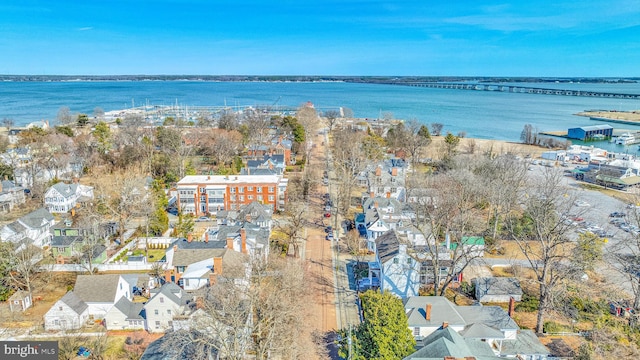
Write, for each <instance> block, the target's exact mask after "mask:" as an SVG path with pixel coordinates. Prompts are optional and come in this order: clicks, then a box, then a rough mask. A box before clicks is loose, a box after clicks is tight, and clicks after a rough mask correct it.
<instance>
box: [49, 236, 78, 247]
mask: <svg viewBox="0 0 640 360" xmlns="http://www.w3.org/2000/svg"><path fill="white" fill-rule="evenodd" d="M83 239H84V237H82V236H54V237H52V238H51V247H67V246H71V244H73V243H75V242H79V243H81V242H82V241H83Z"/></svg>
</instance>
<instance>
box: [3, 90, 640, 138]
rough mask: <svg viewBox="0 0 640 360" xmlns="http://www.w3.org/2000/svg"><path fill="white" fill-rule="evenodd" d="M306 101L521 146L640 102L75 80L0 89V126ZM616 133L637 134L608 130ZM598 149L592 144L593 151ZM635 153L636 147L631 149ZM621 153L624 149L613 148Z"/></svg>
mask: <svg viewBox="0 0 640 360" xmlns="http://www.w3.org/2000/svg"><path fill="white" fill-rule="evenodd" d="M518 85H530V86H533V87H544V88H549V87H553V88H563V89H576V90H577V89H580V90H594V91H608V92H617V93H635V94H638V93H640V84H591V83H588V84H577V83H569V84H565V83H562V84H546V83H544V84H518ZM307 101H311V102H312V103H314V104H315V106H316V107H317V108H318V109H320V110H323V109H336V108H338V107H341V106H342V107H347V108H350V109H352V110H353V113H354V115H355V116H356V117H362V118H378V117H380V116H381V114H385V113H392V114H393V115H394V117H395V118H399V119H405V120H410V119H416V120H418V121H419V122H422V123H425V124H430V123H433V122H439V123H442V124H444V131H445V132H446V131H450V132H452V133H454V134H455V133H458V132H461V131H464V132H466V133H467V136H469V137H476V138H482V139H496V140H509V141H518V140H519V138H520V132H521V131H522V128H523V127H524V125H525V124H532V125H533V126H534V127H535V128H537V129H538V130H539V131H553V130H566V129H567V128H570V127H576V126H585V125H596V124H602V122H599V121H592V120H589V119H588V118H584V117H579V116H575V115H573V114H575V113H577V112H580V111H584V110H586V109H611V110H638V109H640V101H638V100H622V99H608V98H586V97H573V96H554V95H530V94H517V93H502V92H496V91H468V90H453V89H428V88H415V87H407V86H397V85H376V84H354V83H341V82H313V83H301V82H204V81H111V82H97V81H86V82H85V81H77V82H0V119H3V118H11V119H13V120H14V122H15V123H16V124H18V125H21V124H27V123H29V122H32V121H37V120H50V121H51V122H55V118H56V114H57V112H58V110H59V109H60V107H63V106H67V107H69V108H70V109H71V111H72V112H74V113H76V112H78V113H87V114H92V113H93V110H94V109H95V108H96V107H100V108H102V109H104V110H105V111H110V110H118V109H124V108H130V107H132V106H142V105H145V104H148V105H172V104H176V103H178V104H180V105H187V106H224V105H228V106H234V107H235V106H238V107H244V106H258V105H260V106H264V105H269V106H271V105H278V106H292V107H297V106H300V105H301V104H303V103H305V102H307ZM611 125H612V126H613V127H614V128H616V129H619V128H625V129H632V130H639V131H640V127H634V126H629V125H618V124H611ZM596 145H597V144H596ZM636 147H637V146H636ZM618 149H621V147H618Z"/></svg>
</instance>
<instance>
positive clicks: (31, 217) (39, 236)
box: [0, 208, 55, 248]
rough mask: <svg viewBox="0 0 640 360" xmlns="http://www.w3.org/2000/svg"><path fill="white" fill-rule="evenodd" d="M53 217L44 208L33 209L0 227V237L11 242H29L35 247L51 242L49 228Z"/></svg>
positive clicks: (53, 221) (52, 222) (47, 244)
mask: <svg viewBox="0 0 640 360" xmlns="http://www.w3.org/2000/svg"><path fill="white" fill-rule="evenodd" d="M54 224H55V219H54V218H53V215H51V214H50V213H49V212H48V211H47V210H46V209H44V208H41V209H38V210H35V211H33V212H31V213H29V214H27V215H25V216H23V217H21V218H19V219H18V220H16V221H14V222H12V223H10V224H7V225H5V226H3V227H2V229H0V237H1V238H2V240H4V241H10V242H12V243H16V244H17V243H30V244H32V245H34V246H37V247H40V248H42V247H45V246H49V245H50V244H51V233H50V229H51V227H52V226H53V225H54Z"/></svg>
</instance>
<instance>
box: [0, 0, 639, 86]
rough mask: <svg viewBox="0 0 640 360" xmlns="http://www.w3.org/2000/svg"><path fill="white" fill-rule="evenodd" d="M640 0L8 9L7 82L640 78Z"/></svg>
mask: <svg viewBox="0 0 640 360" xmlns="http://www.w3.org/2000/svg"><path fill="white" fill-rule="evenodd" d="M639 65H640V1H638V0H591V1H590V0H583V1H576V0H528V1H525V0H518V1H485V0H457V1H449V2H446V4H445V2H441V1H433V0H417V1H413V0H406V1H401V0H398V1H382V0H342V1H339V0H271V1H260V0H184V1H179V0H153V1H151V0H102V1H96V0H77V1H70V0H56V1H50V0H46V1H44V0H2V1H1V2H0V74H47V75H54V74H69V75H81V74H82V75H100V74H107V75H117V74H207V75H222V74H229V75H425V76H426V75H459V76H551V77H553V76H611V77H618V76H619V77H630V76H635V77H638V76H640V66H639Z"/></svg>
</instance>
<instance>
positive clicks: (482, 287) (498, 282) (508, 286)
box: [474, 277, 522, 300]
mask: <svg viewBox="0 0 640 360" xmlns="http://www.w3.org/2000/svg"><path fill="white" fill-rule="evenodd" d="M474 282H475V284H476V298H477V299H478V300H480V299H481V298H482V297H483V296H485V295H522V287H520V281H518V279H516V278H513V277H480V278H476V279H475V281H474Z"/></svg>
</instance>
